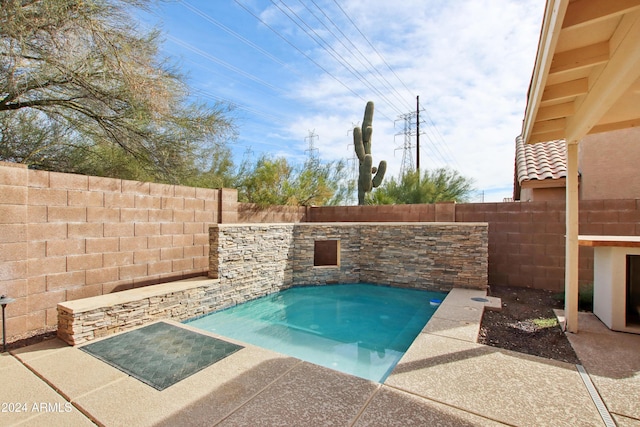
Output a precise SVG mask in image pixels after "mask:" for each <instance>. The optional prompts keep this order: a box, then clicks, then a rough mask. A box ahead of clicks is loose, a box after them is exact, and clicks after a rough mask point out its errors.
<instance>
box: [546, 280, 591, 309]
mask: <svg viewBox="0 0 640 427" xmlns="http://www.w3.org/2000/svg"><path fill="white" fill-rule="evenodd" d="M553 298H554V299H556V300H558V301H560V302H561V303H562V304H564V292H559V293H557V294H555V295H554V296H553ZM578 310H582V311H593V283H587V284H585V285H580V287H579V289H578Z"/></svg>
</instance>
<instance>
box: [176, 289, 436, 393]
mask: <svg viewBox="0 0 640 427" xmlns="http://www.w3.org/2000/svg"><path fill="white" fill-rule="evenodd" d="M445 296H446V293H444V292H430V291H422V290H415V289H403V288H392V287H389V286H380V285H372V284H362V283H359V284H341V285H321V286H304V287H295V288H290V289H287V290H284V291H281V292H278V293H275V294H271V295H267V296H265V297H262V298H258V299H255V300H253V301H249V302H246V303H244V304H240V305H237V306H234V307H231V308H228V309H225V310H221V311H217V312H214V313H211V314H208V315H206V316H204V317H200V318H196V319H192V320H187V321H186V322H185V323H187V324H189V325H190V326H194V327H197V328H200V329H204V330H206V331H210V332H214V333H216V334H219V335H222V336H226V337H229V338H233V339H237V340H239V341H243V342H246V343H250V344H253V345H256V346H259V347H264V348H267V349H271V350H274V351H277V352H280V353H284V354H287V355H290V356H293V357H296V358H299V359H302V360H306V361H308V362H312V363H315V364H318V365H322V366H326V367H328V368H331V369H335V370H338V371H341V372H346V373H349V374H352V375H356V376H359V377H362V378H366V379H370V380H373V381H378V382H384V380H385V379H386V378H387V376H388V375H389V373H391V371H392V370H393V368H394V367H395V365H396V363H397V362H398V361H399V360H400V358H401V357H402V355H403V354H404V352H405V351H406V350H407V348H409V345H411V343H412V342H413V340H414V339H415V337H416V336H417V335H418V333H419V332H420V331H421V330H422V328H423V327H424V325H426V323H427V322H428V320H429V319H430V318H431V316H432V315H433V313H434V312H435V310H436V309H437V306H435V305H432V304H430V301H431V300H433V299H438V300H442V299H443V298H444V297H445Z"/></svg>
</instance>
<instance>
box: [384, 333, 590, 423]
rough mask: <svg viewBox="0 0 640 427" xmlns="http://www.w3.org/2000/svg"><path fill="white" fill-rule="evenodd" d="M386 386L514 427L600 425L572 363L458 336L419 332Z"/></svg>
mask: <svg viewBox="0 0 640 427" xmlns="http://www.w3.org/2000/svg"><path fill="white" fill-rule="evenodd" d="M385 385H387V386H391V387H395V388H398V389H400V390H404V391H407V392H409V393H413V394H416V395H418V396H422V397H424V398H427V399H430V400H433V401H436V402H440V403H443V404H446V405H450V406H453V407H455V408H458V409H460V410H463V411H466V412H470V413H473V414H482V415H483V416H485V417H487V418H490V419H493V420H497V421H500V422H502V423H505V424H510V425H519V426H575V425H590V426H597V425H602V421H601V418H600V415H599V414H598V412H597V409H596V407H595V405H594V404H593V402H592V400H591V398H590V397H589V394H588V392H587V390H586V388H585V387H584V384H583V382H582V380H581V378H580V376H579V374H578V372H577V370H576V368H575V366H574V365H570V364H566V363H561V362H556V361H553V360H549V359H543V358H539V357H534V356H528V355H524V354H521V353H515V352H509V351H506V350H501V349H497V348H494V347H488V346H484V345H480V344H475V343H470V342H466V341H461V340H458V339H454V338H446V337H441V336H437V335H431V334H426V333H422V334H420V336H419V337H418V338H417V339H416V340H415V341H414V343H413V344H412V346H411V347H410V348H409V350H408V351H407V352H406V353H405V355H404V357H403V358H402V359H401V360H400V363H398V365H397V366H396V368H395V369H394V371H393V373H392V374H391V375H390V376H389V378H387V381H386V382H385ZM567 396H570V398H568V397H567Z"/></svg>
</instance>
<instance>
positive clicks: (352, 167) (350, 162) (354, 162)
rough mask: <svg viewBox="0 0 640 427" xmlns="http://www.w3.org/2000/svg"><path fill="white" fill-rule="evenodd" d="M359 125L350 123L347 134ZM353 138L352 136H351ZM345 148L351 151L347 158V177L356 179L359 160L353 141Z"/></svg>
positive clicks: (351, 132)
mask: <svg viewBox="0 0 640 427" xmlns="http://www.w3.org/2000/svg"><path fill="white" fill-rule="evenodd" d="M357 126H360V125H359V124H358V123H353V122H352V123H351V129H349V130H348V131H347V136H348V135H349V134H353V129H354V128H355V127H357ZM352 139H353V138H352ZM347 149H348V150H350V151H351V157H349V158H348V159H347V167H348V168H349V171H350V172H349V179H351V180H356V179H357V178H358V175H359V174H360V161H359V160H358V157H357V156H356V150H355V148H354V146H353V143H350V144H347Z"/></svg>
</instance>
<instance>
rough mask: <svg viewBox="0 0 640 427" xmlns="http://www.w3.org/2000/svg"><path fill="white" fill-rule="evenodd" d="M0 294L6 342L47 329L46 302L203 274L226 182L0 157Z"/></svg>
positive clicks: (228, 208)
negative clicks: (196, 183)
mask: <svg viewBox="0 0 640 427" xmlns="http://www.w3.org/2000/svg"><path fill="white" fill-rule="evenodd" d="M0 195H1V196H0V293H2V294H6V295H8V296H10V297H12V298H15V299H16V301H15V302H14V303H12V304H10V305H8V306H7V309H6V315H7V325H6V326H7V334H8V337H9V341H12V340H13V339H16V338H19V337H21V336H23V335H25V334H33V333H36V332H39V331H43V330H46V329H53V328H55V326H56V324H57V312H56V305H57V303H58V302H62V301H69V300H74V299H79V298H84V297H89V296H95V295H101V294H106V293H110V292H114V291H118V290H123V289H130V288H133V287H138V286H144V285H147V284H153V283H162V282H166V281H170V280H176V279H182V278H186V277H191V276H195V275H206V273H207V271H208V268H209V247H208V246H209V225H210V224H212V223H217V222H220V221H230V222H235V221H237V207H236V204H237V203H236V198H237V192H236V190H229V189H222V190H212V189H201V188H191V187H181V186H175V185H164V184H152V183H144V182H137V181H127V180H120V179H111V178H101V177H93V176H85V175H74V174H64V173H54V172H46V171H35V170H28V169H27V168H26V167H24V166H23V165H16V164H12V163H4V162H0Z"/></svg>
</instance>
